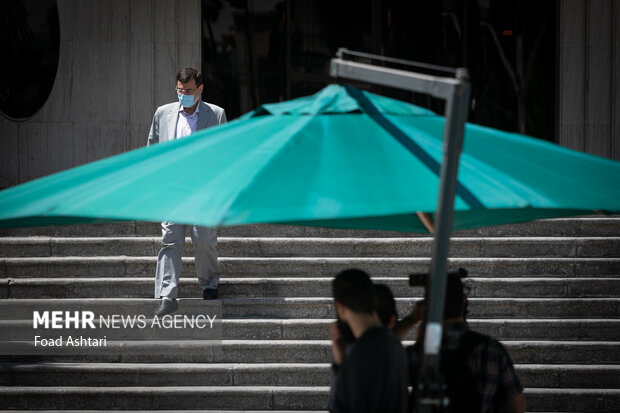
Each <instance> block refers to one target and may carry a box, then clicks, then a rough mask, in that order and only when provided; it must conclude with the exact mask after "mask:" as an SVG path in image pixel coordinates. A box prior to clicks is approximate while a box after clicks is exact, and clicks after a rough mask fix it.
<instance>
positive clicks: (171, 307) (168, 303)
mask: <svg viewBox="0 0 620 413" xmlns="http://www.w3.org/2000/svg"><path fill="white" fill-rule="evenodd" d="M178 309H179V303H177V300H164V299H162V300H161V303H159V308H157V310H155V315H156V316H157V317H163V316H165V315H168V314H172V313H174V312H175V311H177V310H178Z"/></svg>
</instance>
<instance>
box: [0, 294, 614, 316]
mask: <svg viewBox="0 0 620 413" xmlns="http://www.w3.org/2000/svg"><path fill="white" fill-rule="evenodd" d="M416 301H417V299H416V298H396V305H397V309H398V312H399V314H406V313H408V312H409V311H410V310H411V308H412V306H413V305H414V303H415V302H416ZM221 302H222V306H223V312H224V318H276V319H286V318H289V319H290V318H329V319H331V318H333V317H334V315H335V309H334V306H333V299H331V298H322V297H260V298H223V299H222V300H221ZM202 303H204V301H203V300H201V299H191V298H189V299H180V300H179V306H180V308H179V310H178V311H177V313H178V314H192V313H191V311H200V306H201V305H203V304H202ZM469 303H470V304H469V308H468V310H469V315H468V316H469V317H471V318H485V319H489V318H502V319H515V318H518V319H522V318H534V319H535V318H539V319H549V318H558V319H561V318H572V319H575V318H578V319H600V318H613V319H616V318H620V298H471V299H470V300H469ZM157 305H158V301H157V300H155V299H142V298H136V299H132V300H127V299H122V298H77V299H19V300H12V299H5V300H0V311H1V313H2V314H9V315H10V316H11V317H13V318H12V319H17V320H32V310H33V309H38V308H53V309H55V310H60V311H75V310H77V309H82V310H86V309H87V310H89V311H93V312H94V313H95V314H97V315H104V316H106V315H108V314H109V315H113V314H118V311H119V309H120V308H122V309H123V311H125V313H124V314H126V315H133V314H144V311H145V309H148V308H151V306H152V308H153V309H155V308H156V307H157ZM44 306H47V307H44ZM186 311H190V312H189V313H188V312H186Z"/></svg>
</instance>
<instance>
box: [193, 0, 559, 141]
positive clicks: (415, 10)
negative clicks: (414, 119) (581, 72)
mask: <svg viewBox="0 0 620 413" xmlns="http://www.w3.org/2000/svg"><path fill="white" fill-rule="evenodd" d="M202 5H203V8H202V10H203V12H202V15H203V42H202V45H203V72H204V73H205V75H206V76H207V81H208V82H209V83H210V85H209V87H208V88H206V91H207V96H205V97H206V99H207V100H212V101H214V102H215V103H218V104H220V105H222V106H223V107H224V108H225V109H226V111H227V113H228V114H229V115H230V118H233V117H236V116H238V115H240V114H242V113H244V112H247V111H249V110H252V109H254V108H255V107H256V106H258V105H260V104H262V103H267V102H277V101H282V100H287V99H291V98H295V97H298V96H303V95H307V94H311V93H314V92H316V91H317V90H319V89H321V88H322V87H324V86H325V85H327V84H329V83H333V82H335V79H333V78H331V77H330V76H329V75H328V68H329V60H330V59H331V58H332V57H333V56H334V55H335V53H336V51H337V50H338V48H339V47H346V48H348V49H351V50H357V51H362V52H369V53H376V54H383V55H385V56H391V57H397V58H402V59H409V60H414V61H419V62H424V63H431V64H435V65H442V66H448V67H467V68H468V69H469V71H470V75H471V79H472V82H473V90H472V105H471V111H470V116H469V121H470V122H474V123H479V124H482V125H487V126H491V127H495V128H499V129H502V130H507V131H515V132H521V133H526V134H528V135H532V136H536V137H539V138H543V139H549V140H554V133H555V131H554V125H555V116H554V114H555V113H554V112H555V72H556V67H555V2H554V1H545V2H539V1H535V0H520V1H516V0H513V1H498V0H441V1H409V0H355V1H354V0H338V1H324V0H279V1H278V0H229V1H225V0H203V3H202ZM362 86H363V87H364V88H365V89H368V90H371V91H373V92H376V93H380V94H383V95H387V96H391V97H395V98H398V99H401V100H405V101H409V102H412V103H415V104H418V105H421V106H425V107H428V108H430V109H432V110H434V111H436V112H439V113H443V107H444V105H443V102H442V101H440V100H437V99H433V98H430V97H428V96H424V95H418V94H411V93H408V92H403V91H399V90H394V89H389V88H384V87H379V86H376V85H362Z"/></svg>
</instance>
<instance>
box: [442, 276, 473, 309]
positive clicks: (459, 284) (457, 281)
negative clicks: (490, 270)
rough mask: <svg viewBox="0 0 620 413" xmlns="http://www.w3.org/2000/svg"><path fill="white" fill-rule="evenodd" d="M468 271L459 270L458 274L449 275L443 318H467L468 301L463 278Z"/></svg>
mask: <svg viewBox="0 0 620 413" xmlns="http://www.w3.org/2000/svg"><path fill="white" fill-rule="evenodd" d="M466 276H467V271H466V270H463V269H462V268H459V270H458V271H457V272H451V273H448V277H447V280H446V284H447V285H446V301H445V303H444V308H443V318H444V319H448V318H456V317H461V316H463V317H465V316H466V315H467V301H466V300H465V298H466V295H465V289H466V287H465V286H464V285H463V280H462V278H463V277H466Z"/></svg>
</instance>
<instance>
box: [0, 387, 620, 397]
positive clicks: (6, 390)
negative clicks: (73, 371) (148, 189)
mask: <svg viewBox="0 0 620 413" xmlns="http://www.w3.org/2000/svg"><path fill="white" fill-rule="evenodd" d="M71 391H75V392H78V393H83V394H85V395H87V394H98V393H109V394H127V393H147V394H148V393H169V394H171V395H173V394H175V393H204V392H212V393H226V392H229V393H243V392H251V393H256V394H262V395H264V394H265V392H282V393H287V392H288V393H294V392H300V393H301V392H307V393H315V394H325V395H327V393H328V392H329V386H157V387H149V386H136V387H90V386H14V387H13V386H11V387H0V395H2V394H16V395H19V394H28V395H29V396H30V397H32V396H36V395H37V394H63V393H68V392H71ZM524 393H525V395H526V397H527V394H528V393H539V394H540V393H544V394H550V395H553V394H555V395H559V394H566V395H568V394H584V395H586V394H601V395H605V394H610V395H616V396H620V389H579V388H560V389H556V388H546V387H535V388H525V389H524Z"/></svg>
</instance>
